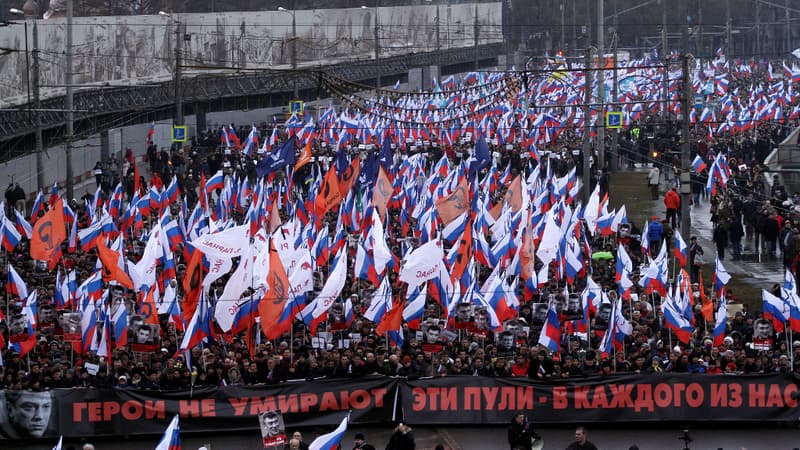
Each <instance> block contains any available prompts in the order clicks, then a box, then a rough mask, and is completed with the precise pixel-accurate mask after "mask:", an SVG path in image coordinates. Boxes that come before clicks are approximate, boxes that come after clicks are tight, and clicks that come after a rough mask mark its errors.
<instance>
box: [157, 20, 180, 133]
mask: <svg viewBox="0 0 800 450" xmlns="http://www.w3.org/2000/svg"><path fill="white" fill-rule="evenodd" d="M158 15H160V16H164V17H169V18H170V19H172V20H173V21H174V25H175V93H174V97H175V119H174V124H175V126H181V125H183V92H181V90H182V87H181V85H182V81H183V80H182V79H183V75H182V73H181V64H182V63H181V56H182V53H183V51H182V50H183V49H182V48H181V47H182V45H183V40H182V39H181V25H182V24H181V20H180V18H178V17H173V16H172V15H170V14H167V13H165V12H164V11H159V12H158Z"/></svg>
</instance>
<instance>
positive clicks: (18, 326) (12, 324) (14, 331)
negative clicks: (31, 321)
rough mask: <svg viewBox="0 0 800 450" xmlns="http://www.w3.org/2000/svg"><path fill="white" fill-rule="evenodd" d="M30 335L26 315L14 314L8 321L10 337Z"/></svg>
mask: <svg viewBox="0 0 800 450" xmlns="http://www.w3.org/2000/svg"><path fill="white" fill-rule="evenodd" d="M27 333H28V318H27V317H26V316H25V314H14V315H13V316H11V320H9V321H8V335H9V336H19V335H21V334H27Z"/></svg>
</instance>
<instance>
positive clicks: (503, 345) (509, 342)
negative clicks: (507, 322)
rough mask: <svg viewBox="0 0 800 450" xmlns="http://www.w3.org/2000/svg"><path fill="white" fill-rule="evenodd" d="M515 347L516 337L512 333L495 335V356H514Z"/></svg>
mask: <svg viewBox="0 0 800 450" xmlns="http://www.w3.org/2000/svg"><path fill="white" fill-rule="evenodd" d="M516 347H517V337H516V334H515V333H514V332H513V331H508V330H506V331H503V332H502V333H500V334H498V335H497V356H501V357H506V356H510V355H514V353H515V349H516Z"/></svg>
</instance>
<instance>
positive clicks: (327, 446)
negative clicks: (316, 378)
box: [156, 414, 350, 450]
mask: <svg viewBox="0 0 800 450" xmlns="http://www.w3.org/2000/svg"><path fill="white" fill-rule="evenodd" d="M349 421H350V414H347V415H346V416H344V419H342V422H341V423H340V424H339V426H338V427H336V429H335V430H333V431H331V432H330V433H327V434H323V435H322V436H320V437H318V438H316V439H314V442H312V443H311V444H309V445H308V450H337V449H338V448H339V443H340V442H341V441H342V437H344V433H345V432H346V431H347V423H348V422H349ZM156 450H159V449H156Z"/></svg>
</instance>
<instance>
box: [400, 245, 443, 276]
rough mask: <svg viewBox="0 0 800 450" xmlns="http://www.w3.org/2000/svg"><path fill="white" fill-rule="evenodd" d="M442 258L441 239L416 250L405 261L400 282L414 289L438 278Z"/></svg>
mask: <svg viewBox="0 0 800 450" xmlns="http://www.w3.org/2000/svg"><path fill="white" fill-rule="evenodd" d="M442 258H444V250H442V242H441V241H440V240H439V239H434V240H432V241H429V242H427V243H426V244H424V245H422V246H420V247H418V248H416V249H414V250H413V251H411V252H409V253H408V254H407V255H406V256H405V258H404V259H403V267H402V268H401V269H400V281H404V282H406V283H408V286H409V288H414V287H416V286H419V285H420V284H422V283H424V282H426V281H428V280H432V279H434V278H436V277H438V276H439V269H440V266H442V264H443V263H442Z"/></svg>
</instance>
